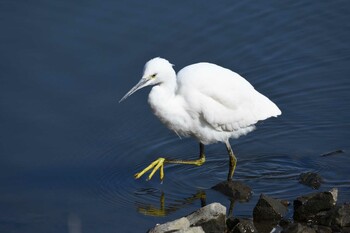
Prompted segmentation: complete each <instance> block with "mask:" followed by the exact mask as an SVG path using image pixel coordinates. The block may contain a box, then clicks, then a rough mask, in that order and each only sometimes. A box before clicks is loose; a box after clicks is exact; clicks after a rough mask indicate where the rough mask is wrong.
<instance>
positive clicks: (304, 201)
mask: <svg viewBox="0 0 350 233" xmlns="http://www.w3.org/2000/svg"><path fill="white" fill-rule="evenodd" d="M337 197H338V189H332V190H331V191H328V192H320V193H312V194H309V195H305V196H301V197H298V198H297V199H296V200H295V201H294V215H293V218H294V220H296V221H301V222H303V221H304V222H306V221H309V220H311V221H314V220H315V217H316V214H317V213H320V212H322V211H328V210H330V209H331V208H332V207H333V206H334V205H335V203H336V201H337Z"/></svg>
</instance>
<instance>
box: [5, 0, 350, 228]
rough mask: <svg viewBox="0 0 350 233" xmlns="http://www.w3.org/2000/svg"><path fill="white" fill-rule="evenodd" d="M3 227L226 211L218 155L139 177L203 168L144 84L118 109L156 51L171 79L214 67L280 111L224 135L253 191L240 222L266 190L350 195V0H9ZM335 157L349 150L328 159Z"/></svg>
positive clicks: (130, 222) (112, 223)
mask: <svg viewBox="0 0 350 233" xmlns="http://www.w3.org/2000/svg"><path fill="white" fill-rule="evenodd" d="M0 6H1V7H0V28H1V29H2V30H1V34H0V61H1V62H0V74H1V84H0V93H1V102H0V104H1V121H0V122H1V123H0V124H1V140H0V141H1V156H0V208H1V210H2V211H1V212H0V231H1V232H29V233H30V232H106V233H107V232H145V231H146V230H147V229H148V228H150V227H152V226H154V224H156V223H159V222H165V221H168V220H172V219H175V218H178V217H180V216H182V215H186V214H189V213H190V212H192V211H194V210H195V209H197V208H199V207H200V206H201V204H203V202H204V200H203V199H204V198H203V197H204V195H205V196H206V203H211V202H221V203H222V204H224V205H226V206H227V207H228V206H229V204H230V202H229V200H228V199H227V198H226V197H224V196H223V195H221V194H219V193H216V192H215V191H213V190H211V189H210V187H212V186H213V185H215V184H216V183H218V182H220V181H222V180H224V179H225V178H226V174H227V167H228V158H227V155H226V149H225V147H224V145H223V144H215V145H211V146H208V147H207V148H206V149H207V150H206V152H207V162H206V163H205V164H204V165H203V166H202V167H191V166H174V165H169V166H167V167H166V169H165V175H166V178H165V181H164V182H163V184H160V182H159V178H158V174H156V176H155V177H154V178H153V179H152V180H151V181H148V182H147V181H146V180H145V179H140V180H134V179H133V174H134V173H135V172H137V171H139V170H140V169H142V168H143V167H144V166H147V165H148V164H149V163H150V162H151V161H153V160H154V159H156V158H157V157H159V156H170V157H172V158H184V159H189V158H196V157H197V156H198V145H197V143H196V142H195V141H194V140H193V139H182V140H180V139H179V138H178V137H177V136H176V134H174V133H172V132H170V131H168V130H167V129H166V128H165V127H164V126H163V125H162V124H161V123H160V122H159V121H158V120H157V119H156V118H155V117H154V116H153V115H152V113H151V111H150V110H149V107H148V106H147V94H148V92H149V89H147V90H142V91H139V92H138V93H137V94H134V95H133V96H132V97H130V98H129V99H128V100H127V101H125V102H123V103H122V104H118V100H119V99H120V98H121V97H122V96H123V95H124V94H125V93H126V92H127V91H128V90H129V89H130V88H131V87H132V86H133V85H134V84H135V83H136V82H137V81H138V79H139V78H140V77H141V73H142V68H143V65H144V63H145V62H146V61H147V60H148V59H150V58H152V57H155V56H162V57H165V58H167V59H169V60H170V62H172V63H174V64H175V69H176V70H177V71H178V70H179V69H181V68H182V67H184V66H185V65H188V64H191V63H195V62H200V61H209V62H213V63H217V64H220V65H222V66H225V67H227V68H230V69H232V70H234V71H236V72H238V73H240V74H241V75H242V76H244V77H245V78H246V79H247V80H249V82H251V83H252V84H253V85H254V86H255V87H256V89H257V90H258V91H260V92H262V93H263V94H265V95H266V96H268V97H269V98H270V99H271V100H273V101H274V102H275V103H276V104H277V105H278V106H279V107H280V108H281V110H282V112H283V115H282V116H281V117H279V118H277V119H270V120H267V121H265V122H263V123H260V124H259V125H258V127H257V130H256V131H254V132H252V133H250V134H249V135H247V136H245V137H242V138H240V139H238V140H232V142H231V143H232V146H233V149H234V152H235V153H236V155H237V157H238V160H239V162H238V166H237V170H236V174H235V179H237V180H240V181H243V182H245V183H246V184H248V185H249V186H251V187H252V189H253V191H254V194H253V197H252V199H251V200H250V201H249V202H247V203H239V202H238V203H236V204H235V206H234V210H233V214H234V215H235V216H240V217H242V216H245V217H251V213H252V209H253V208H254V206H255V204H256V202H257V199H258V197H259V195H260V193H265V194H268V195H271V196H273V197H276V198H283V199H287V200H293V198H295V197H297V196H298V195H300V194H305V193H309V192H312V191H313V190H312V189H310V188H309V187H306V186H303V185H301V184H298V181H297V178H298V175H299V174H300V173H301V172H306V171H313V172H318V173H319V174H320V175H321V176H322V177H323V178H324V183H323V184H322V186H321V188H320V189H321V190H327V189H330V188H332V187H338V188H339V201H340V202H344V201H349V200H350V177H349V169H348V167H349V166H348V164H349V163H350V158H349V154H348V151H349V149H350V147H349V138H350V133H349V132H350V131H349V130H350V120H349V119H350V94H349V88H350V81H349V80H350V79H349V77H350V45H349V41H350V24H349V22H350V4H349V2H348V1H319V2H314V1H302V2H300V3H296V2H295V1H283V2H281V1H268V2H266V1H265V2H264V3H262V2H261V3H257V2H256V1H244V2H232V1H221V2H212V3H206V4H204V3H203V2H200V1H191V2H189V1H173V2H169V1H162V2H158V1H147V3H144V2H140V1H103V2H101V1H94V0H92V1H85V2H72V1H31V2H28V1H2V2H1V3H0ZM338 149H342V150H344V151H345V153H342V154H337V155H334V156H327V157H321V154H323V153H326V152H329V151H333V150H338Z"/></svg>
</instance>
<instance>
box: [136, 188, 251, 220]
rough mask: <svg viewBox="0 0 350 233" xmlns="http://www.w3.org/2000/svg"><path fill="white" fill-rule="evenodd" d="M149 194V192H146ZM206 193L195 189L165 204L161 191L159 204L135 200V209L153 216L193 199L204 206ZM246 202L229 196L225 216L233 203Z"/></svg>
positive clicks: (228, 214) (169, 211)
mask: <svg viewBox="0 0 350 233" xmlns="http://www.w3.org/2000/svg"><path fill="white" fill-rule="evenodd" d="M143 191H147V190H143ZM148 194H149V195H151V192H150V193H148ZM206 198H207V195H206V192H205V190H197V192H196V193H195V194H193V195H192V196H190V197H187V198H183V199H181V200H176V201H173V202H172V203H171V204H168V205H167V204H166V202H165V193H164V192H161V195H160V197H159V205H158V206H155V205H153V204H147V203H143V202H139V201H138V202H136V203H135V204H136V208H137V211H138V212H139V213H141V214H144V215H148V216H155V217H164V216H167V215H169V214H170V213H173V212H176V211H177V210H179V209H181V208H183V207H185V206H186V205H190V204H193V203H194V202H195V201H197V200H199V201H200V207H204V206H206V205H207V201H206ZM236 201H239V202H247V201H248V200H246V199H238V198H229V202H230V203H229V205H228V206H227V208H228V213H227V216H231V215H233V208H234V205H235V202H236Z"/></svg>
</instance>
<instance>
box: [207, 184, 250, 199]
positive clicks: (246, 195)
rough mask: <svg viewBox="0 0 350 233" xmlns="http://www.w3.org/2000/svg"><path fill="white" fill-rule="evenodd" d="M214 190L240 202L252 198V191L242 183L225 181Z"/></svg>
mask: <svg viewBox="0 0 350 233" xmlns="http://www.w3.org/2000/svg"><path fill="white" fill-rule="evenodd" d="M212 189H214V190H216V191H218V192H220V193H222V194H224V195H225V196H227V197H229V198H231V199H234V200H239V201H248V200H249V199H250V197H251V196H252V189H251V188H250V187H249V186H247V185H246V184H244V183H242V182H240V181H223V182H221V183H219V184H217V185H215V186H214V187H212Z"/></svg>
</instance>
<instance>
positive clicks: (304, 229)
mask: <svg viewBox="0 0 350 233" xmlns="http://www.w3.org/2000/svg"><path fill="white" fill-rule="evenodd" d="M282 233H316V231H315V230H314V229H312V228H311V227H308V226H306V225H304V224H301V223H292V224H289V225H288V227H287V228H285V229H283V231H282Z"/></svg>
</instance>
